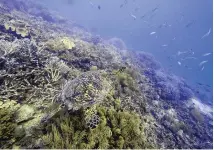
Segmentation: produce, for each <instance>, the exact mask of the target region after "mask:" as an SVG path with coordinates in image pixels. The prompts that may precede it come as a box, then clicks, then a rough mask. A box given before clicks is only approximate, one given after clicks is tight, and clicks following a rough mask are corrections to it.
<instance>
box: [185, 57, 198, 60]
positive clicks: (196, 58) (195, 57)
mask: <svg viewBox="0 0 214 150" xmlns="http://www.w3.org/2000/svg"><path fill="white" fill-rule="evenodd" d="M181 59H182V60H186V59H197V58H196V57H185V58H181Z"/></svg>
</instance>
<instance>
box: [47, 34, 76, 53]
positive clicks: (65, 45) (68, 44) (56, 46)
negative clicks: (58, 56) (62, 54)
mask: <svg viewBox="0 0 214 150" xmlns="http://www.w3.org/2000/svg"><path fill="white" fill-rule="evenodd" d="M73 47H75V44H74V42H73V41H72V39H70V38H68V37H63V38H56V39H52V40H49V41H48V42H47V48H48V49H50V50H54V51H56V50H64V49H72V48H73Z"/></svg>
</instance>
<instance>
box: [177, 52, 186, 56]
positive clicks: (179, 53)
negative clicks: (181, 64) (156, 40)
mask: <svg viewBox="0 0 214 150" xmlns="http://www.w3.org/2000/svg"><path fill="white" fill-rule="evenodd" d="M187 52H188V51H184V52H181V51H178V53H177V55H178V56H180V55H181V54H185V53H187Z"/></svg>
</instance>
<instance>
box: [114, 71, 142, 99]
mask: <svg viewBox="0 0 214 150" xmlns="http://www.w3.org/2000/svg"><path fill="white" fill-rule="evenodd" d="M112 75H113V77H114V80H115V82H114V86H115V90H116V91H117V93H118V94H117V95H120V94H121V93H126V94H130V93H131V92H137V91H138V89H137V84H136V83H135V78H136V75H135V74H134V73H132V72H131V71H130V70H128V69H126V68H124V67H122V68H121V69H119V70H113V71H112Z"/></svg>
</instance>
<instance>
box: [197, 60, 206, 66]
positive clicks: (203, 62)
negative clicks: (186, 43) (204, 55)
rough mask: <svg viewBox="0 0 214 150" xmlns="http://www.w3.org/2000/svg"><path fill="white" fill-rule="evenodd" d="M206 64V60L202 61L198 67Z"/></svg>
mask: <svg viewBox="0 0 214 150" xmlns="http://www.w3.org/2000/svg"><path fill="white" fill-rule="evenodd" d="M207 62H208V60H204V61H202V62H201V63H200V64H199V66H202V65H203V64H205V63H207Z"/></svg>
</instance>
